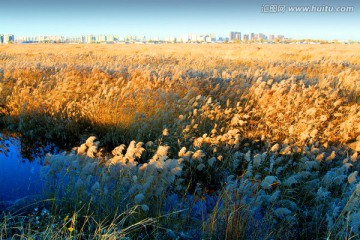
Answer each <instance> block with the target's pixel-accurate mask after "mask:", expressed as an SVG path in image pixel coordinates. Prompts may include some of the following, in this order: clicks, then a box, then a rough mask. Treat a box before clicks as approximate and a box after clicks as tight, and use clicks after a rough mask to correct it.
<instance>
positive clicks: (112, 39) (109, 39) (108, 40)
mask: <svg viewBox="0 0 360 240" xmlns="http://www.w3.org/2000/svg"><path fill="white" fill-rule="evenodd" d="M106 41H107V42H114V41H115V37H114V35H112V34H109V35H107V36H106Z"/></svg>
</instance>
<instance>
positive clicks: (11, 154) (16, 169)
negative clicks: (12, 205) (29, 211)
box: [0, 134, 42, 202]
mask: <svg viewBox="0 0 360 240" xmlns="http://www.w3.org/2000/svg"><path fill="white" fill-rule="evenodd" d="M40 170H41V159H40V158H35V159H34V160H33V161H31V162H30V161H28V160H27V159H24V158H23V157H22V156H21V142H20V139H17V138H11V137H4V136H2V135H1V134H0V202H7V201H15V200H17V199H21V198H24V197H27V196H31V195H36V194H40V193H41V191H42V182H41V178H40Z"/></svg>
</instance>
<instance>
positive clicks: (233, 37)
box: [0, 32, 286, 44]
mask: <svg viewBox="0 0 360 240" xmlns="http://www.w3.org/2000/svg"><path fill="white" fill-rule="evenodd" d="M285 40H286V39H285V37H284V35H276V36H275V35H272V34H270V35H265V34H263V33H257V34H255V33H249V34H241V32H230V33H229V37H216V36H215V34H186V35H183V36H179V37H165V38H164V39H160V38H159V37H150V38H147V37H145V36H140V37H139V36H132V35H129V36H124V37H120V36H118V35H112V34H108V35H93V34H89V35H82V36H77V37H66V36H37V37H33V36H25V37H16V38H15V37H14V35H12V34H6V35H0V44H2V43H4V44H9V43H103V44H111V43H139V44H144V43H147V44H149V43H227V42H244V43H247V42H282V41H285Z"/></svg>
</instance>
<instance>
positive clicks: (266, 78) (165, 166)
mask: <svg viewBox="0 0 360 240" xmlns="http://www.w3.org/2000/svg"><path fill="white" fill-rule="evenodd" d="M359 47H360V46H359V45H319V46H293V45H276V46H273V45H269V46H267V45H261V46H257V45H256V46H255V45H246V46H242V45H206V46H203V45H199V46H197V45H196V46H192V45H155V46H151V47H149V46H137V45H136V46H135V45H134V46H132V45H131V46H118V45H111V46H98V45H91V46H90V45H79V46H68V45H29V46H21V47H20V46H16V45H12V46H2V47H1V57H0V69H1V71H0V78H1V79H0V80H1V83H0V84H1V85H0V89H1V93H2V95H1V97H0V109H1V112H0V122H1V124H2V127H3V128H5V129H7V130H12V131H17V132H19V133H21V135H22V136H23V137H24V139H25V140H26V141H27V142H30V143H38V142H39V141H40V142H42V143H46V142H55V143H56V144H58V145H60V146H62V147H63V149H65V150H67V152H65V153H63V154H59V155H49V156H47V157H46V159H45V165H46V166H45V167H44V169H43V178H44V181H45V182H46V183H47V188H46V191H47V197H48V198H51V199H54V201H52V204H50V205H48V206H46V207H47V208H49V209H50V212H52V213H53V214H58V215H60V216H62V215H64V214H70V215H71V213H73V215H76V216H79V217H80V218H84V216H91V218H92V219H93V220H94V222H93V223H92V224H90V225H91V227H90V228H88V230H86V231H85V230H84V229H82V230H81V232H84V234H90V235H91V236H93V237H94V238H98V236H100V235H97V234H98V230H96V229H97V227H96V226H104V225H106V226H111V227H107V229H113V226H117V224H118V223H115V224H112V219H117V220H119V219H122V217H121V216H124V214H125V215H126V213H128V211H130V210H129V209H134V208H136V211H131V214H130V215H131V216H130V215H129V217H127V218H126V219H127V220H126V221H124V222H121V220H119V221H120V222H121V223H122V224H121V227H120V228H121V229H127V228H131V226H133V225H134V224H135V226H139V225H141V224H142V223H144V221H145V223H146V224H145V223H144V225H146V226H147V223H149V222H148V221H150V220H149V219H152V220H154V219H156V223H155V222H151V224H149V226H147V227H144V228H141V229H140V228H137V230H138V231H136V232H134V233H131V234H125V235H126V236H130V237H134V238H164V239H168V238H170V239H171V238H174V239H176V238H185V239H186V238H193V239H200V238H210V239H242V238H248V239H294V238H299V239H323V238H326V237H327V238H329V239H332V238H335V239H337V238H340V239H342V238H345V239H351V238H355V237H358V236H359V233H360V232H359V231H360V230H359V222H360V221H359V209H360V206H359V202H360V201H359V197H360V194H359V186H360V185H359V177H358V176H357V174H358V172H357V169H359V167H360V166H359V157H358V152H359V151H360V105H359V96H360V94H359V93H360V88H359V86H360V84H359V81H360V80H359V71H360V67H359V64H360V62H359V59H360V58H359V54H358V52H359V51H358V50H359ZM90 136H96V138H97V140H98V141H96V138H95V137H90ZM89 137H90V138H89ZM74 146H78V147H76V148H73V147H74ZM84 204H85V205H86V206H88V208H84V207H83V206H84ZM4 216H5V215H4ZM126 216H127V215H126ZM5 219H6V217H5V218H3V220H4V221H5ZM100 223H101V224H100ZM81 224H85V223H84V220H83V221H82V222H81V221H80V223H79V224H76V226H71V229H72V228H74V229H76V230H77V231H78V229H79V225H81ZM137 224H138V225H137ZM85 225H86V226H87V223H86V224H85ZM7 226H8V224H7V223H6V224H5V223H4V224H3V225H2V227H3V228H5V227H7ZM16 226H17V227H18V226H19V225H18V224H17V225H16ZM80 229H81V228H80ZM58 230H59V229H58ZM60 230H61V229H60ZM83 230H84V231H83ZM64 231H65V232H66V231H69V230H68V229H67V230H64ZM121 231H122V230H116V231H115V230H114V232H116V234H120V233H122V232H121ZM72 233H77V232H72ZM51 234H55V233H53V232H52V233H51ZM62 234H65V233H64V232H63V233H62ZM67 234H69V233H67ZM90 235H89V236H90ZM125 235H124V236H125ZM64 236H65V235H64ZM66 236H68V237H70V235H66ZM109 236H111V235H109ZM116 236H117V235H116ZM119 236H120V235H119ZM121 236H122V235H121ZM79 237H80V236H79Z"/></svg>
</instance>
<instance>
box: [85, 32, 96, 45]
mask: <svg viewBox="0 0 360 240" xmlns="http://www.w3.org/2000/svg"><path fill="white" fill-rule="evenodd" d="M85 42H86V43H93V42H95V37H94V35H92V34H89V35H86V37H85Z"/></svg>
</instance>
